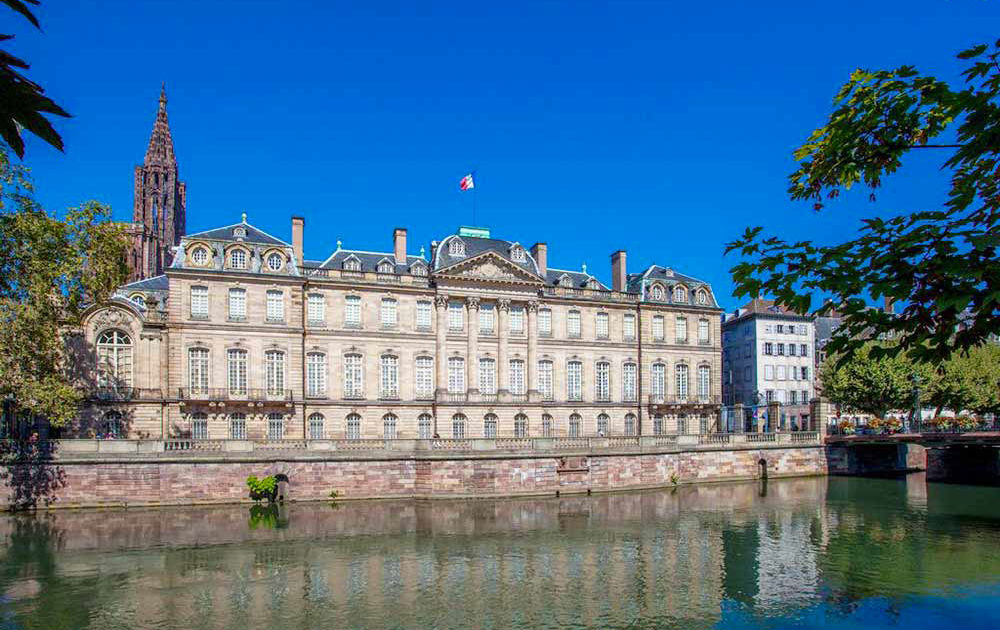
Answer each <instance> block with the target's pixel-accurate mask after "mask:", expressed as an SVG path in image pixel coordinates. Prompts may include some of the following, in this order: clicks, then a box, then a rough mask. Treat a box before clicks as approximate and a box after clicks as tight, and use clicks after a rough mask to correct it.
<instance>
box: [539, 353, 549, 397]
mask: <svg viewBox="0 0 1000 630" xmlns="http://www.w3.org/2000/svg"><path fill="white" fill-rule="evenodd" d="M538 392H539V393H540V394H541V395H542V400H552V361H539V362H538Z"/></svg>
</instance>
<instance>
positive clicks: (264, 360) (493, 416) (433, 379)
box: [72, 110, 811, 439]
mask: <svg viewBox="0 0 1000 630" xmlns="http://www.w3.org/2000/svg"><path fill="white" fill-rule="evenodd" d="M161 111H162V110H161ZM181 190H183V189H181ZM303 229H304V226H303V220H302V219H300V218H293V219H292V242H291V244H289V243H288V242H285V241H283V240H281V239H279V238H276V237H274V236H271V235H269V234H266V233H265V232H263V231H261V230H259V229H257V228H255V227H254V226H252V225H250V224H248V223H247V222H246V217H245V216H244V218H243V221H241V222H239V223H236V224H233V225H229V226H226V227H222V228H218V229H214V230H208V231H204V232H199V233H196V234H188V235H186V236H181V237H179V244H178V246H177V247H175V248H174V249H173V252H172V254H173V260H172V263H171V264H170V265H169V266H168V267H167V268H166V269H165V273H164V274H163V275H160V276H155V277H152V278H147V279H145V280H141V281H138V282H133V283H131V284H128V285H126V286H124V287H122V288H121V290H120V291H119V294H118V295H117V296H116V297H114V298H113V299H112V300H111V302H110V303H108V304H101V305H95V306H93V307H91V309H90V310H89V311H88V312H87V313H86V316H85V318H84V322H83V325H82V328H81V330H79V331H78V334H77V335H76V336H75V337H74V344H76V346H77V347H76V348H74V353H73V354H74V356H76V357H79V359H78V360H79V363H78V364H77V366H76V367H77V369H76V372H75V373H77V374H79V375H80V384H81V385H83V386H85V387H86V388H87V390H88V391H89V392H91V394H90V396H89V399H88V402H87V403H86V405H85V407H84V409H83V413H82V414H81V419H80V421H79V423H78V424H77V426H75V427H73V429H72V431H74V432H75V433H77V434H87V433H89V432H91V431H94V432H97V433H105V432H111V433H114V434H117V435H126V434H127V435H131V436H147V435H148V436H152V437H160V436H182V437H193V438H196V439H197V438H209V439H227V438H237V439H240V438H246V439H289V438H295V439H303V438H311V439H320V438H328V439H329V438H336V439H344V438H346V439H362V438H378V439H382V438H393V437H398V438H429V437H432V436H434V435H435V434H437V435H439V436H441V437H442V438H453V437H454V438H461V437H466V438H473V437H494V436H497V437H528V436H530V437H539V436H553V437H555V436H567V437H573V436H593V435H602V434H603V435H609V436H610V435H637V434H658V433H676V432H682V433H698V432H704V431H712V430H717V426H718V425H717V420H718V417H719V403H720V401H721V337H720V329H719V326H720V314H721V310H720V309H719V308H718V306H717V302H716V300H715V297H714V295H713V293H712V288H711V287H710V286H709V285H708V284H706V283H705V282H702V281H700V280H697V279H695V278H692V277H690V276H687V275H683V274H680V273H677V272H675V271H673V270H671V269H669V268H666V267H661V266H656V265H654V266H651V267H649V268H648V269H646V270H645V271H643V272H642V273H639V274H627V272H626V264H625V263H626V255H625V252H624V251H619V252H616V253H615V254H614V255H613V256H612V276H613V282H612V287H611V288H610V289H609V288H608V287H606V286H605V285H603V284H602V283H601V282H600V281H599V280H598V279H597V278H595V277H594V276H592V275H590V274H588V273H587V272H586V268H585V267H584V270H583V271H580V272H575V271H568V270H563V269H555V268H551V267H549V266H548V262H547V261H548V251H547V247H546V245H545V244H544V243H538V244H536V245H534V246H533V247H531V248H530V249H527V248H525V247H524V246H523V245H521V244H520V243H518V242H516V241H507V240H501V239H496V238H492V237H491V236H490V234H489V231H488V230H486V229H482V228H462V229H460V230H459V231H458V233H457V234H452V235H449V236H447V237H446V238H444V239H443V240H441V241H440V242H433V243H431V248H430V258H429V259H427V258H425V257H424V255H423V249H421V255H419V256H412V255H409V254H408V250H407V242H406V237H407V232H406V230H405V229H396V230H395V232H394V235H393V247H392V250H391V251H387V252H368V251H359V250H350V249H344V248H342V247H340V244H339V243H338V245H337V249H336V251H334V252H333V253H332V254H331V255H329V256H328V257H326V258H325V259H323V260H304V259H303V238H304V235H303ZM810 343H811V337H810ZM803 389H805V386H804V385H803ZM810 389H811V387H810Z"/></svg>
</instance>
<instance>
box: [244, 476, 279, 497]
mask: <svg viewBox="0 0 1000 630" xmlns="http://www.w3.org/2000/svg"><path fill="white" fill-rule="evenodd" d="M247 488H249V489H250V498H251V499H253V500H254V501H263V500H264V499H267V502H268V503H274V500H275V499H276V498H277V496H278V480H277V479H275V477H274V475H268V476H267V477H261V478H258V477H257V476H256V475H250V476H249V477H247Z"/></svg>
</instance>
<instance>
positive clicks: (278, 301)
mask: <svg viewBox="0 0 1000 630" xmlns="http://www.w3.org/2000/svg"><path fill="white" fill-rule="evenodd" d="M267 321H269V322H283V321H285V296H284V295H283V294H282V293H281V291H268V292H267Z"/></svg>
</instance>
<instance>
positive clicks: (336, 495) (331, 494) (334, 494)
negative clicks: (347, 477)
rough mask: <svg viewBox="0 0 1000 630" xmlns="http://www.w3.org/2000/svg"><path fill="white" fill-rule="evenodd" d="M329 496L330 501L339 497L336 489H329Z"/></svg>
mask: <svg viewBox="0 0 1000 630" xmlns="http://www.w3.org/2000/svg"><path fill="white" fill-rule="evenodd" d="M329 496H330V500H331V501H336V500H337V499H339V498H340V493H339V492H337V491H336V490H331V491H330V495H329Z"/></svg>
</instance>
